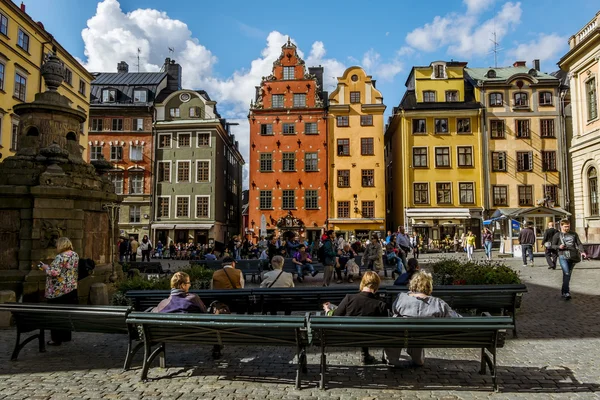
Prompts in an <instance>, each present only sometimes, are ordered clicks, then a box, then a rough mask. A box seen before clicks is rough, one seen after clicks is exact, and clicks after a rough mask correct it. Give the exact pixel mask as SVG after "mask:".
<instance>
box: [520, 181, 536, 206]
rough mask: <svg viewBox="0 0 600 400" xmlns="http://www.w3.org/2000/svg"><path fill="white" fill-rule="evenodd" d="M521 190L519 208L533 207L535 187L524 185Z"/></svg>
mask: <svg viewBox="0 0 600 400" xmlns="http://www.w3.org/2000/svg"><path fill="white" fill-rule="evenodd" d="M518 189H519V206H532V205H533V186H532V185H522V186H518Z"/></svg>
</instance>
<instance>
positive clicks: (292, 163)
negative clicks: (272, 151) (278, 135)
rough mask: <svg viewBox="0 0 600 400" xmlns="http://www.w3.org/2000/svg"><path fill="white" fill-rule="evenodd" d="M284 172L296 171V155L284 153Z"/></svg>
mask: <svg viewBox="0 0 600 400" xmlns="http://www.w3.org/2000/svg"><path fill="white" fill-rule="evenodd" d="M282 161H283V172H293V171H296V153H283V156H282Z"/></svg>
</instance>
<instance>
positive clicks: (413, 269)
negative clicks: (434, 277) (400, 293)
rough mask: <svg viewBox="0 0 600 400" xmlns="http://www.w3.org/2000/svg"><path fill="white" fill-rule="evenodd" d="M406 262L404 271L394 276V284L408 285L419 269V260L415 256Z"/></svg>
mask: <svg viewBox="0 0 600 400" xmlns="http://www.w3.org/2000/svg"><path fill="white" fill-rule="evenodd" d="M406 264H407V266H406V272H405V273H403V274H402V275H400V276H399V277H398V278H396V280H395V281H394V286H405V285H408V283H409V282H410V280H411V278H412V277H413V275H414V274H415V273H417V271H418V270H419V269H420V267H419V261H417V259H416V258H411V259H410V260H408V261H407V263H406Z"/></svg>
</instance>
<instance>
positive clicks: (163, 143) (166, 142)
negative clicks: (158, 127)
mask: <svg viewBox="0 0 600 400" xmlns="http://www.w3.org/2000/svg"><path fill="white" fill-rule="evenodd" d="M158 147H160V148H161V149H164V148H167V147H171V134H170V133H167V134H160V135H158Z"/></svg>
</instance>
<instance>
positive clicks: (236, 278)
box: [210, 257, 244, 289]
mask: <svg viewBox="0 0 600 400" xmlns="http://www.w3.org/2000/svg"><path fill="white" fill-rule="evenodd" d="M210 288H211V289H243V288H244V274H242V271H240V270H239V269H235V260H234V259H233V258H231V257H225V258H224V259H223V268H221V269H219V270H217V271H215V272H214V273H213V277H212V280H211V281H210Z"/></svg>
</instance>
